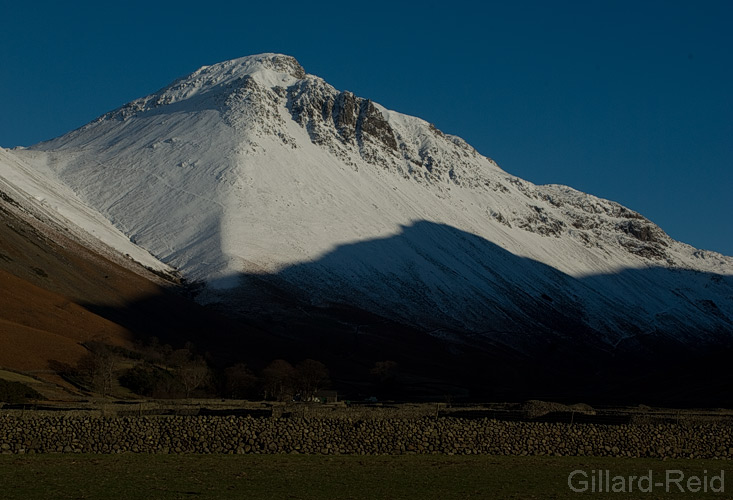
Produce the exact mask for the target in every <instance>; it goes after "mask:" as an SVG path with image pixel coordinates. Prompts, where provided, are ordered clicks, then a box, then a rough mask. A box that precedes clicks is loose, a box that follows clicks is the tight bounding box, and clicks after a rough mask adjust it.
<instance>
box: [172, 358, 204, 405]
mask: <svg viewBox="0 0 733 500" xmlns="http://www.w3.org/2000/svg"><path fill="white" fill-rule="evenodd" d="M176 377H177V378H178V380H179V381H180V382H181V385H183V391H184V393H185V395H186V397H187V398H189V397H191V393H192V392H193V391H195V390H196V389H198V388H199V387H201V386H202V385H204V383H206V382H207V381H208V380H209V377H210V370H209V366H208V365H207V364H206V361H204V360H203V359H201V358H196V359H189V360H186V361H183V362H181V364H180V366H179V367H178V368H177V369H176Z"/></svg>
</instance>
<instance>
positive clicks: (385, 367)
mask: <svg viewBox="0 0 733 500" xmlns="http://www.w3.org/2000/svg"><path fill="white" fill-rule="evenodd" d="M369 374H370V375H371V376H372V378H373V379H374V382H375V389H376V390H377V391H378V392H379V393H380V394H381V395H382V396H390V395H393V394H394V392H395V389H396V386H397V362H395V361H390V360H386V361H377V362H376V363H374V366H373V367H372V369H371V370H369Z"/></svg>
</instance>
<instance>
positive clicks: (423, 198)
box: [13, 54, 733, 352]
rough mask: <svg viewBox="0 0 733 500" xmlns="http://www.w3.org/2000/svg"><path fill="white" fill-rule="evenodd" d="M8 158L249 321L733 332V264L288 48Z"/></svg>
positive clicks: (457, 330) (459, 341)
mask: <svg viewBox="0 0 733 500" xmlns="http://www.w3.org/2000/svg"><path fill="white" fill-rule="evenodd" d="M13 154H15V155H17V156H18V157H20V158H24V159H25V160H24V161H29V162H35V163H39V162H43V163H44V164H47V165H48V168H49V169H50V170H51V171H52V172H53V175H54V176H56V177H57V178H58V180H60V181H61V182H62V183H63V184H64V185H66V186H68V187H70V188H71V190H73V192H74V193H75V194H76V195H78V197H79V198H81V199H82V200H83V201H84V202H85V203H86V204H88V205H89V206H91V207H93V208H94V209H96V210H97V211H99V212H100V213H101V214H102V215H103V216H104V217H105V218H107V219H108V220H109V221H110V222H111V223H112V224H113V225H114V226H115V227H116V228H117V229H118V230H119V231H121V232H122V233H124V234H125V235H127V236H128V237H129V238H130V240H131V241H132V242H134V243H135V244H137V245H138V246H140V247H142V248H143V249H145V250H147V251H148V252H150V253H151V254H152V255H154V256H155V257H157V258H158V259H159V260H160V261H162V262H164V263H165V264H168V265H170V266H173V267H175V268H176V269H178V271H179V272H180V273H181V274H182V275H183V276H184V277H185V278H187V279H188V280H189V281H192V282H197V283H199V284H200V286H201V287H202V290H201V292H200V294H199V295H198V299H199V300H200V301H201V302H203V303H218V304H228V306H227V307H230V308H231V309H232V310H234V311H237V310H238V311H239V312H241V313H242V314H255V313H256V312H257V311H259V312H261V311H263V310H265V309H267V307H268V304H269V303H270V302H278V303H279V304H280V307H284V308H290V309H297V307H298V305H299V304H301V305H307V306H308V307H316V308H327V307H346V306H348V307H354V308H358V309H361V310H364V311H368V312H369V313H372V314H376V315H379V316H381V317H386V318H389V319H390V320H393V321H397V322H399V323H401V324H406V325H410V326H411V327H414V328H417V329H419V330H421V331H424V332H430V334H431V335H432V336H433V337H439V338H442V339H450V341H451V342H453V343H455V344H456V345H464V346H482V348H486V346H497V345H501V346H505V347H508V348H511V349H516V350H518V351H520V352H529V351H532V350H533V349H535V348H536V347H537V346H545V347H547V346H551V345H556V344H557V345H573V346H577V345H581V344H583V345H585V344H587V345H588V346H593V349H601V350H604V351H614V350H616V349H621V348H629V349H635V348H637V347H639V346H643V345H649V339H650V338H652V339H655V340H654V343H653V345H656V342H657V341H659V342H662V341H669V340H670V339H673V342H675V343H682V344H683V345H694V346H700V345H708V344H710V345H712V344H716V343H720V342H729V341H730V339H731V333H732V332H733V258H731V257H727V256H723V255H720V254H717V253H714V252H708V251H703V250H697V249H695V248H692V247H690V246H688V245H686V244H683V243H680V242H678V241H674V240H673V239H671V238H670V237H669V236H668V235H667V234H665V233H664V231H662V229H660V228H659V227H658V226H656V225H655V224H654V223H652V222H651V221H649V220H647V219H646V218H645V217H643V216H642V215H641V214H638V213H636V212H634V211H632V210H630V209H628V208H625V207H623V206H621V205H619V204H618V203H615V202H612V201H608V200H603V199H600V198H597V197H595V196H592V195H589V194H585V193H581V192H579V191H576V190H574V189H572V188H569V187H566V186H559V185H546V186H538V185H534V184H532V183H530V182H527V181H524V180H522V179H520V178H517V177H515V176H513V175H510V174H508V173H506V172H504V171H503V170H502V169H501V168H499V167H498V166H497V165H496V163H494V162H493V161H492V160H491V159H489V158H487V157H485V156H482V155H481V154H479V153H478V152H477V151H476V150H475V149H474V148H472V147H471V146H470V145H468V144H467V143H466V142H465V141H463V140H462V139H460V138H458V137H455V136H452V135H449V134H445V133H443V132H441V131H440V130H438V129H437V128H435V127H434V126H433V125H432V124H430V123H428V122H426V121H424V120H421V119H419V118H415V117H412V116H407V115H404V114H401V113H398V112H395V111H391V110H388V109H386V108H384V107H382V106H380V105H379V104H377V103H375V102H373V101H371V100H369V99H365V98H362V97H358V96H355V95H354V94H352V93H351V92H348V91H339V90H337V89H335V88H334V87H332V86H331V85H329V84H328V83H326V82H325V81H324V80H322V79H321V78H318V77H316V76H313V75H309V74H307V73H306V72H305V70H304V69H303V68H302V67H301V66H300V64H299V63H298V62H297V61H296V60H295V59H294V58H292V57H289V56H284V55H279V54H261V55H257V56H250V57H244V58H241V59H235V60H232V61H227V62H223V63H220V64H215V65H213V66H206V67H203V68H201V69H199V70H197V71H195V72H194V73H192V74H191V75H189V76H187V77H184V78H181V79H179V80H177V81H175V82H174V83H172V84H171V85H169V86H168V87H165V88H163V89H161V90H160V91H158V92H156V93H154V94H152V95H150V96H147V97H144V98H141V99H137V100H135V101H133V102H131V103H129V104H126V105H125V106H122V107H121V108H119V109H117V110H115V111H112V112H110V113H107V114H105V115H103V116H101V117H100V118H98V119H97V120H95V121H93V122H92V123H90V124H88V125H86V126H84V127H82V128H80V129H78V130H75V131H73V132H70V133H69V134H66V135H64V136H62V137H59V138H57V139H54V140H51V141H48V142H44V143H41V144H38V145H36V146H33V147H32V148H29V149H27V150H15V151H14V152H13ZM283 297H287V300H285V299H283ZM283 304H285V305H283ZM624 346H626V347H624Z"/></svg>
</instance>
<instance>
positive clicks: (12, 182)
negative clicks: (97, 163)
mask: <svg viewBox="0 0 733 500" xmlns="http://www.w3.org/2000/svg"><path fill="white" fill-rule="evenodd" d="M46 161H47V157H46V155H38V154H35V153H32V152H30V151H23V150H15V151H8V150H6V149H3V148H0V193H4V194H5V196H7V197H9V198H10V199H12V200H14V201H15V202H20V203H22V205H23V209H24V210H25V211H27V212H28V213H29V214H31V215H32V216H33V217H36V218H40V219H41V220H43V221H44V222H47V223H53V224H55V226H57V227H61V228H64V230H65V231H68V232H69V234H70V235H73V237H74V238H75V239H76V240H77V241H79V242H81V243H83V244H85V246H87V247H88V248H90V249H94V250H96V251H98V252H100V253H103V254H107V255H108V254H109V252H110V249H114V250H116V251H117V252H119V253H120V254H121V255H127V256H128V257H129V258H131V259H132V260H134V261H136V262H138V263H140V264H142V265H143V266H145V267H147V268H149V269H152V270H154V271H156V272H161V273H173V272H174V270H173V269H172V268H171V267H170V266H168V265H166V264H163V263H162V262H160V261H159V260H157V259H156V258H155V257H153V256H152V255H151V254H150V253H149V252H147V251H145V250H143V249H142V248H140V247H138V246H137V245H135V244H133V243H132V242H131V241H130V239H129V238H128V237H127V236H125V235H124V234H122V233H121V232H120V231H119V230H118V229H116V228H115V227H114V226H113V225H112V224H110V222H109V221H108V220H107V219H105V218H104V217H102V216H101V215H100V214H99V213H98V212H97V211H96V210H94V209H92V208H91V207H89V206H88V205H86V204H85V203H84V202H82V201H81V200H80V199H79V197H77V196H76V194H74V192H73V191H72V190H71V189H70V188H69V187H68V186H66V185H65V184H63V183H62V182H61V181H59V180H57V179H56V178H55V174H54V173H53V171H52V170H50V169H48V167H47V166H46V164H45V162H46ZM100 243H101V244H100ZM115 260H119V259H115Z"/></svg>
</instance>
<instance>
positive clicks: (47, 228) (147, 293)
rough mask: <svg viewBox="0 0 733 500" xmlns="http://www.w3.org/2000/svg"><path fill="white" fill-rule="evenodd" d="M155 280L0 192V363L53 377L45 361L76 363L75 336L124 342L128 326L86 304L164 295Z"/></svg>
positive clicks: (110, 306)
mask: <svg viewBox="0 0 733 500" xmlns="http://www.w3.org/2000/svg"><path fill="white" fill-rule="evenodd" d="M129 267H131V268H134V267H135V264H134V263H129ZM145 274H147V276H145ZM156 279H157V278H156V276H155V275H153V274H152V273H149V272H147V271H146V270H145V269H143V268H139V273H136V272H133V271H131V270H130V269H127V268H125V267H123V266H120V265H118V264H116V263H114V262H112V261H111V260H110V259H108V258H106V257H103V256H101V255H99V254H97V253H95V252H93V251H91V250H89V249H87V248H85V247H84V246H82V245H81V244H79V243H78V242H76V241H74V240H73V239H72V238H71V237H69V236H68V235H67V234H65V232H64V230H63V229H59V228H56V227H54V226H53V225H52V224H51V223H46V222H43V221H41V220H39V219H38V218H35V217H33V216H32V215H30V214H29V213H28V212H26V211H25V210H23V209H21V208H20V205H19V204H18V203H17V202H15V201H14V200H13V199H11V198H9V197H8V196H7V195H5V196H1V197H0V366H3V367H6V368H9V369H13V370H19V371H25V372H34V373H36V374H38V375H39V376H42V377H44V378H46V379H48V380H52V381H55V382H58V381H59V378H58V377H57V376H56V375H55V374H54V373H53V372H52V371H51V370H50V369H49V361H51V360H55V361H60V362H62V363H67V364H74V363H76V362H77V361H78V360H79V358H80V357H81V356H83V355H84V353H85V352H86V351H85V349H84V347H83V346H82V345H81V343H83V342H86V341H90V340H98V341H103V342H105V343H108V344H113V345H121V346H128V347H129V346H131V345H132V342H133V340H134V338H135V332H133V331H131V330H130V329H129V328H126V327H124V326H121V325H120V324H118V323H117V322H115V321H112V320H109V319H107V318H105V317H103V316H101V315H99V314H97V313H95V312H93V309H94V307H95V306H96V307H100V308H104V309H107V310H125V309H126V308H127V307H128V305H129V304H132V303H137V302H139V301H142V300H146V299H149V298H150V297H156V296H160V295H164V294H165V290H164V289H163V288H162V287H161V286H160V284H158V283H155V282H153V280H156ZM90 306H91V307H90ZM167 312H168V313H169V314H170V313H171V311H167ZM165 313H166V312H165V311H164V312H163V314H165Z"/></svg>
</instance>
